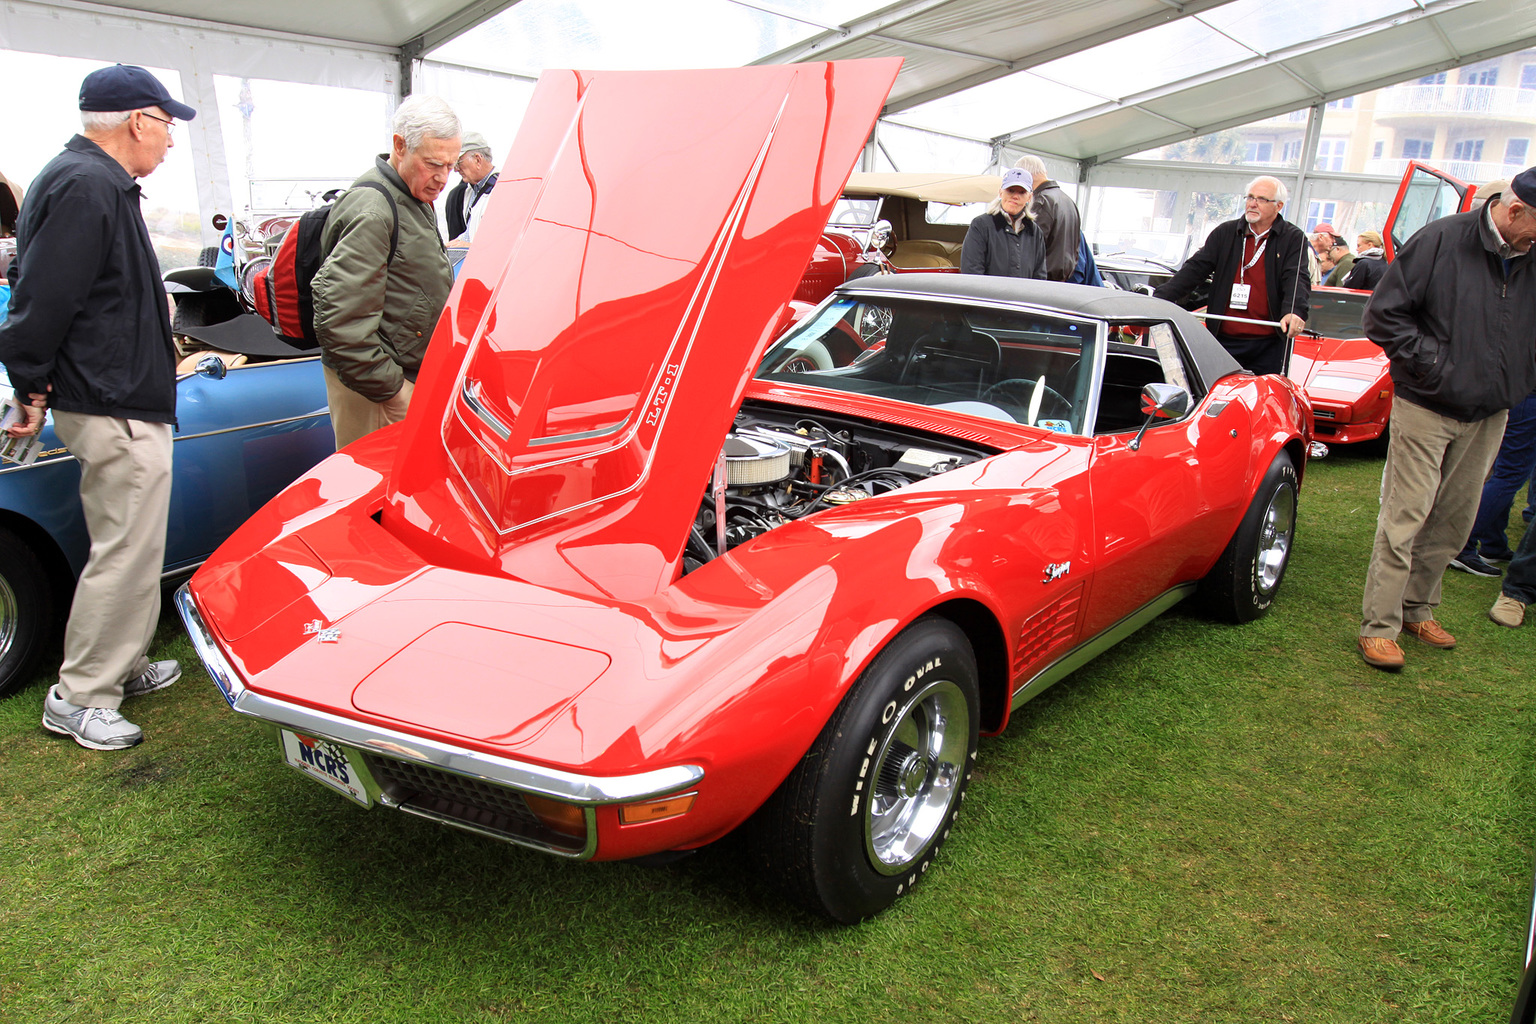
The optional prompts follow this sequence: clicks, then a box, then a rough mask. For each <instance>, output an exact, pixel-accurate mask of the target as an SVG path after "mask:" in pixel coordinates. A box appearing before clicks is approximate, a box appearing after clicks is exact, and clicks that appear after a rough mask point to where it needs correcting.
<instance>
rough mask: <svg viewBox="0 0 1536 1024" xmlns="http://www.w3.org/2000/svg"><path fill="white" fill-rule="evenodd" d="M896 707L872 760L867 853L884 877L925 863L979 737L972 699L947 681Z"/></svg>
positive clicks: (925, 688)
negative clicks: (973, 739) (973, 735)
mask: <svg viewBox="0 0 1536 1024" xmlns="http://www.w3.org/2000/svg"><path fill="white" fill-rule="evenodd" d="M897 708H898V702H897V701H895V700H893V701H891V702H890V703H889V704H887V705H886V709H885V715H882V717H886V716H887V715H888V716H889V729H888V731H887V732H886V733H885V736H884V738H883V739H882V740H881V741H880V742H879V745H878V748H877V750H876V752H875V756H874V758H872V759H871V763H872V764H874V765H876V766H877V767H876V768H875V769H874V770H873V772H872V774H873V776H874V780H875V781H874V786H873V790H872V792H871V793H870V796H869V799H868V801H866V803H865V808H866V810H865V816H864V841H865V850H866V852H867V853H868V854H869V862H870V864H871V866H873V867H874V869H875V870H876V871H878V872H880V873H881V874H883V875H894V874H899V873H900V872H902V871H905V870H906V869H907V868H908V866H910V865H911V864H912V863H913V862H914V861H916V860H918V859H919V858H920V857H922V855H923V853H924V852H925V851H926V850H927V849H928V847H929V846H930V845H931V844H932V843H933V841H934V838H935V837H937V836H938V835H939V832H940V830H941V829H942V828H943V827H944V823H945V822H946V821H947V820H948V819H949V813H950V810H951V809H952V808H953V807H954V804H955V802H956V801H957V800H958V799H959V794H960V789H959V782H960V779H961V777H962V774H963V773H964V771H965V759H966V757H967V756H968V754H969V752H970V742H971V740H970V737H971V731H972V726H971V721H970V709H969V706H968V704H967V701H966V698H965V695H964V694H963V693H962V692H961V690H960V688H959V687H958V686H956V685H955V684H954V683H953V682H951V681H949V680H947V679H941V680H938V681H935V682H930V683H927V684H926V685H924V686H923V687H922V688H921V689H919V690H918V692H917V693H916V694H915V695H913V696H912V697H910V698H909V699H908V700H907V701H906V704H905V705H904V706H901V707H900V710H897Z"/></svg>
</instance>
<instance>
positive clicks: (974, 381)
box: [759, 299, 1189, 434]
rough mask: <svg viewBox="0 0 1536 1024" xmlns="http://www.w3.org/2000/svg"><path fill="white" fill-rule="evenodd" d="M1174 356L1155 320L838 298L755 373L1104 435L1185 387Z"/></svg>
mask: <svg viewBox="0 0 1536 1024" xmlns="http://www.w3.org/2000/svg"><path fill="white" fill-rule="evenodd" d="M1100 345H1104V346H1105V351H1104V373H1103V379H1102V381H1100V382H1099V387H1098V388H1097V395H1096V396H1095V394H1094V392H1095V389H1094V387H1093V384H1094V383H1095V382H1094V381H1092V380H1090V377H1091V372H1089V371H1090V370H1091V368H1092V367H1093V365H1094V362H1095V354H1096V350H1097V348H1098V347H1099V346H1100ZM1180 359H1181V357H1180V356H1179V354H1178V348H1177V344H1176V343H1175V341H1174V337H1173V332H1172V328H1171V327H1170V326H1169V325H1167V324H1162V323H1159V324H1108V325H1106V324H1103V323H1102V322H1100V321H1096V320H1088V319H1082V320H1077V319H1071V318H1068V317H1063V316H1061V315H1059V314H1047V313H1035V312H1029V311H1022V310H1021V311H1008V310H997V309H983V308H973V307H967V306H963V305H958V304H957V305H945V304H936V303H902V302H893V303H890V304H875V303H861V302H857V301H854V300H852V299H840V300H836V301H834V302H832V303H829V304H828V305H827V306H825V307H824V308H823V309H822V310H820V311H819V313H818V314H816V315H815V316H813V317H811V318H810V319H808V320H806V321H805V322H803V323H802V324H801V325H800V326H799V327H798V328H797V329H796V330H794V331H792V332H790V333H789V334H788V335H786V336H785V337H784V338H783V339H781V340H780V342H779V343H778V344H777V345H775V346H774V348H773V349H772V350H771V351H770V352H769V353H768V355H767V356H766V357H765V358H764V360H763V363H762V365H761V367H760V368H759V376H760V377H763V378H765V379H771V380H780V381H792V382H795V383H802V384H810V385H814V386H817V387H826V388H832V389H835V390H840V391H847V392H853V393H857V394H869V395H878V396H881V397H885V398H893V399H897V400H899V401H904V402H911V403H914V404H917V405H926V406H931V407H935V408H943V409H948V410H951V411H955V412H963V413H968V414H971V415H976V416H984V417H988V418H991V419H1000V420H1006V421H1009V422H1014V423H1024V424H1028V425H1032V426H1039V427H1044V428H1045V429H1047V430H1052V431H1056V432H1059V433H1069V434H1086V433H1101V434H1103V433H1119V432H1122V431H1134V430H1136V429H1138V428H1139V427H1140V426H1141V425H1142V423H1143V421H1144V420H1145V416H1144V415H1143V413H1142V412H1141V405H1142V402H1141V390H1142V388H1143V387H1145V386H1146V385H1147V384H1151V383H1173V384H1177V385H1179V386H1182V387H1185V388H1187V387H1188V386H1189V385H1188V383H1187V380H1186V379H1185V374H1184V373H1183V368H1182V363H1181V362H1180ZM1085 368H1087V369H1085ZM1095 397H1096V399H1097V401H1096V402H1094V401H1092V399H1094V398H1095ZM1090 415H1092V417H1093V424H1092V426H1091V429H1090V428H1089V426H1088V424H1087V419H1088V417H1089V416H1090Z"/></svg>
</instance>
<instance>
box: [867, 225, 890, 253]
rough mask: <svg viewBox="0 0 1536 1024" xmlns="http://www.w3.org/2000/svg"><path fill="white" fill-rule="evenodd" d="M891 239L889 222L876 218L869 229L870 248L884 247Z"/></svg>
mask: <svg viewBox="0 0 1536 1024" xmlns="http://www.w3.org/2000/svg"><path fill="white" fill-rule="evenodd" d="M890 241H891V222H890V221H888V220H877V221H875V226H874V227H873V228H871V229H870V231H869V247H870V248H871V249H882V250H883V249H884V248H885V247H886V246H887V245H889V244H890Z"/></svg>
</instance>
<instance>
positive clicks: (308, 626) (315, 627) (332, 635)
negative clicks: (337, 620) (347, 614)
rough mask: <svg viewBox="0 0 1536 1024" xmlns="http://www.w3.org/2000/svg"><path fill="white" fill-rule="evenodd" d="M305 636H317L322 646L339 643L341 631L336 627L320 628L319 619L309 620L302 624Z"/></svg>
mask: <svg viewBox="0 0 1536 1024" xmlns="http://www.w3.org/2000/svg"><path fill="white" fill-rule="evenodd" d="M304 635H305V636H319V637H320V642H321V643H323V644H334V643H339V642H340V641H341V629H340V628H338V627H336V626H322V625H321V624H320V620H319V619H311V620H310V621H308V622H306V623H304Z"/></svg>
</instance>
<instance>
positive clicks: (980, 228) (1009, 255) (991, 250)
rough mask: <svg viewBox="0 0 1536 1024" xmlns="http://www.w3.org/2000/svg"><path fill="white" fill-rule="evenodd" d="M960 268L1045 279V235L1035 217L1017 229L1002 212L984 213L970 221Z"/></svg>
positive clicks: (1006, 275)
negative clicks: (1012, 227)
mask: <svg viewBox="0 0 1536 1024" xmlns="http://www.w3.org/2000/svg"><path fill="white" fill-rule="evenodd" d="M960 272H961V273H962V274H987V275H989V276H991V277H1026V278H1033V279H1034V280H1037V281H1044V280H1045V236H1044V235H1042V234H1041V232H1040V228H1039V227H1038V226H1037V225H1036V224H1035V222H1034V221H1033V220H1031V219H1030V218H1028V217H1026V218H1024V227H1023V229H1022V230H1020V231H1018V232H1014V231H1013V230H1011V229H1010V228H1009V227H1008V218H1007V217H1006V216H1004V215H1003V214H1002V213H984V214H982V215H981V216H980V217H977V218H976V219H975V220H973V221H971V226H970V228H969V229H968V230H967V231H966V232H965V242H964V244H962V245H961V246H960Z"/></svg>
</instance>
